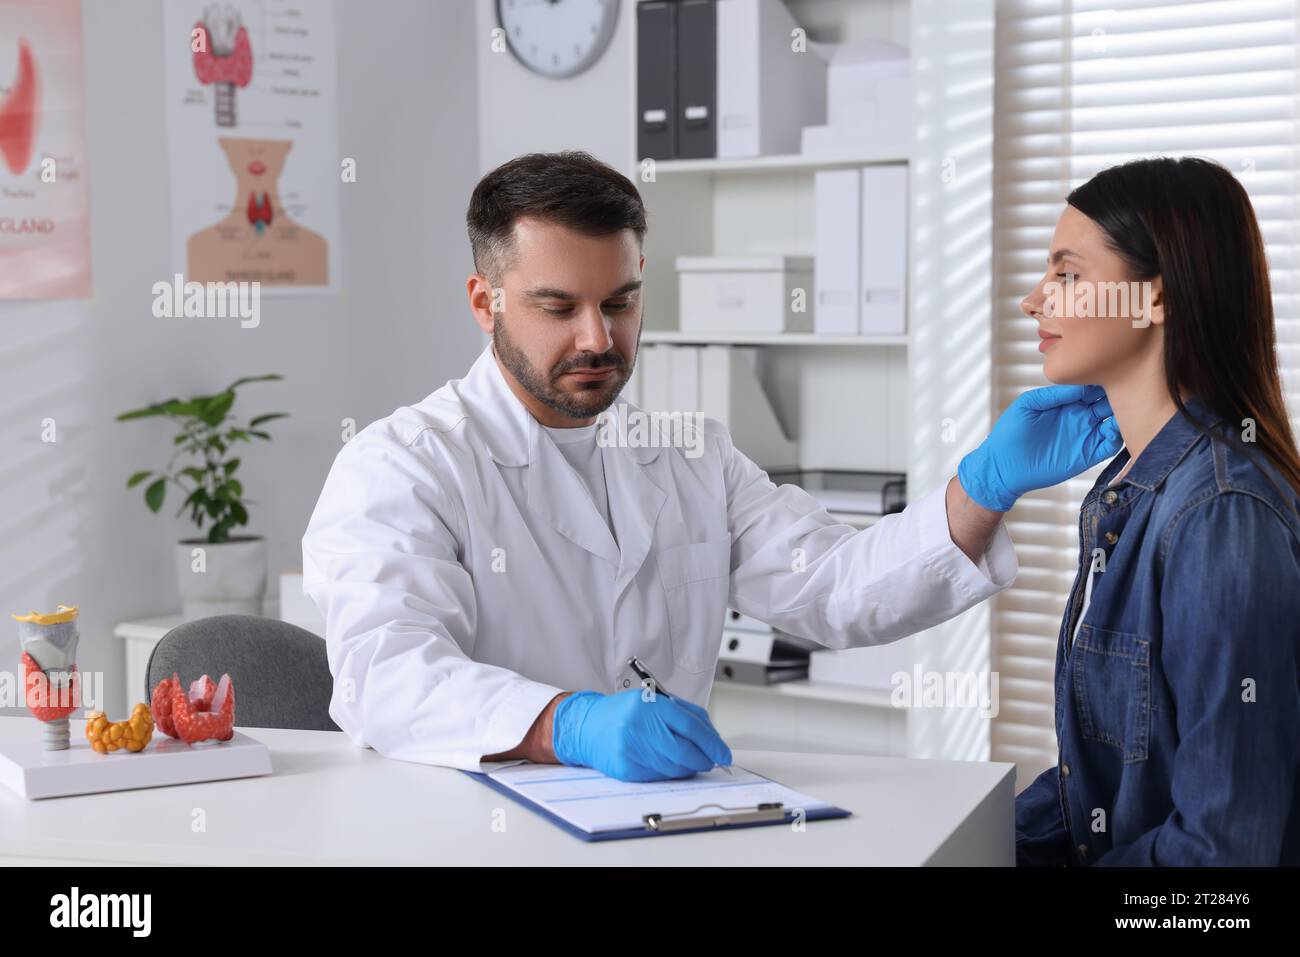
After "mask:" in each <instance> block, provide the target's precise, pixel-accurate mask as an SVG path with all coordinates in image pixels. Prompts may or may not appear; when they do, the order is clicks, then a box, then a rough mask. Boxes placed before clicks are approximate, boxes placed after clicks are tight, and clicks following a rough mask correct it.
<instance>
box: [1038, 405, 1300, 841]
mask: <svg viewBox="0 0 1300 957" xmlns="http://www.w3.org/2000/svg"><path fill="white" fill-rule="evenodd" d="M1185 404H1186V405H1187V408H1188V411H1189V412H1191V413H1192V414H1193V415H1195V416H1196V418H1197V420H1198V421H1200V422H1202V423H1206V424H1209V423H1214V424H1213V425H1211V426H1210V428H1211V431H1213V432H1216V433H1218V434H1219V435H1222V436H1224V437H1225V439H1226V440H1227V443H1230V444H1225V442H1221V441H1219V440H1217V439H1216V440H1214V441H1213V442H1211V440H1210V438H1209V437H1208V436H1205V435H1203V434H1202V433H1201V432H1199V431H1198V430H1197V429H1196V428H1195V427H1194V426H1193V425H1192V424H1191V423H1190V422H1188V421H1187V419H1186V418H1185V417H1184V416H1183V415H1182V414H1181V413H1178V412H1175V413H1174V415H1173V417H1172V418H1171V419H1170V420H1169V422H1167V423H1166V424H1165V426H1164V427H1163V428H1162V429H1161V430H1160V432H1159V433H1158V434H1157V435H1156V437H1155V438H1154V439H1153V440H1152V442H1151V444H1150V445H1148V446H1147V447H1146V448H1145V449H1144V450H1143V451H1142V453H1141V454H1140V455H1139V456H1138V458H1137V461H1136V462H1134V463H1133V468H1132V469H1131V470H1130V472H1129V473H1128V475H1127V476H1125V478H1124V480H1123V481H1121V482H1120V483H1118V484H1117V485H1115V486H1114V487H1113V488H1107V486H1108V485H1109V483H1110V482H1111V480H1112V479H1114V477H1115V476H1116V475H1117V474H1118V473H1119V471H1120V470H1121V469H1122V468H1123V467H1124V465H1125V464H1126V463H1127V462H1128V460H1129V453H1128V450H1127V449H1125V450H1123V451H1121V452H1120V454H1119V455H1117V456H1116V457H1115V458H1114V459H1113V460H1112V461H1111V462H1110V463H1109V464H1108V465H1107V466H1106V468H1105V470H1104V471H1103V472H1102V474H1101V477H1100V478H1098V479H1097V482H1096V484H1095V485H1094V486H1093V487H1092V490H1091V491H1090V492H1089V493H1088V495H1087V497H1086V498H1085V499H1084V501H1083V507H1082V509H1081V510H1080V513H1079V536H1080V550H1079V569H1080V570H1079V574H1078V576H1077V577H1076V578H1075V582H1074V587H1073V588H1072V589H1071V592H1070V601H1069V604H1068V606H1067V609H1066V613H1065V618H1064V620H1063V621H1062V622H1061V631H1060V636H1059V639H1058V645H1057V652H1056V736H1057V742H1058V747H1059V755H1058V760H1057V765H1056V767H1052V768H1048V769H1047V770H1046V771H1044V772H1043V773H1042V774H1041V775H1039V777H1038V778H1037V779H1035V780H1034V782H1033V783H1032V784H1030V786H1029V787H1028V788H1026V789H1025V790H1024V791H1023V792H1022V793H1021V794H1020V795H1019V797H1018V798H1017V799H1016V859H1017V862H1018V863H1020V864H1120V865H1143V864H1146V865H1200V864H1210V865H1250V864H1267V865H1276V864H1291V865H1294V864H1300V781H1298V780H1297V772H1298V771H1300V670H1298V669H1300V521H1297V518H1296V515H1295V513H1294V512H1292V510H1291V508H1292V505H1294V504H1296V502H1297V499H1296V496H1295V495H1294V493H1292V492H1291V491H1290V488H1289V486H1288V485H1287V483H1286V480H1285V479H1284V478H1283V476H1282V475H1281V473H1280V472H1279V471H1278V470H1277V469H1276V467H1275V466H1274V465H1273V463H1272V462H1271V461H1270V460H1268V459H1267V457H1266V456H1265V454H1264V452H1263V451H1262V450H1261V449H1260V448H1259V446H1258V445H1250V444H1249V443H1247V444H1246V446H1245V447H1246V448H1247V449H1249V450H1250V452H1251V453H1252V457H1253V458H1254V459H1255V460H1257V461H1259V462H1262V463H1264V468H1263V469H1262V470H1261V468H1259V467H1257V466H1256V465H1255V464H1254V463H1252V461H1250V460H1249V459H1248V458H1247V457H1246V456H1245V455H1244V454H1243V453H1242V451H1241V448H1242V444H1241V427H1240V426H1238V425H1234V424H1233V423H1231V422H1222V421H1217V418H1218V417H1216V416H1214V415H1212V414H1210V413H1209V412H1208V411H1207V410H1206V408H1205V406H1204V405H1203V404H1202V403H1201V402H1199V401H1197V400H1195V399H1193V400H1192V401H1189V402H1187V403H1185ZM1265 472H1267V474H1268V476H1270V477H1271V478H1272V480H1273V482H1275V483H1277V486H1278V487H1279V488H1280V489H1281V490H1282V491H1281V492H1280V491H1279V488H1274V486H1273V485H1272V484H1270V483H1269V480H1268V478H1266V477H1265ZM1283 492H1285V493H1286V494H1285V495H1284V494H1283ZM1094 549H1101V551H1102V553H1103V555H1102V556H1101V557H1100V558H1097V557H1096V556H1095V555H1094ZM1094 561H1095V562H1096V563H1097V565H1098V566H1099V567H1101V568H1104V570H1101V571H1097V572H1095V573H1094V578H1093V585H1092V597H1091V601H1090V603H1089V606H1088V610H1087V613H1086V614H1085V615H1084V616H1083V621H1082V624H1081V627H1080V628H1079V631H1078V634H1077V636H1076V637H1075V638H1074V641H1073V644H1072V646H1071V642H1070V637H1071V635H1074V632H1075V624H1076V620H1077V619H1078V616H1079V614H1080V610H1081V606H1082V605H1083V594H1084V586H1085V582H1086V577H1087V575H1088V572H1089V569H1090V567H1092V566H1093V565H1094Z"/></svg>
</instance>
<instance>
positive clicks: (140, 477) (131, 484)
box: [126, 469, 153, 488]
mask: <svg viewBox="0 0 1300 957" xmlns="http://www.w3.org/2000/svg"><path fill="white" fill-rule="evenodd" d="M150 475H153V472H151V471H150V470H149V469H145V470H144V471H143V472H136V473H135V474H134V475H132V476H131V477H130V478H129V479H127V480H126V487H127V488H135V487H136V486H137V485H139V484H140V483H141V482H143V481H144V480H145V479H147V478H148V477H149V476H150Z"/></svg>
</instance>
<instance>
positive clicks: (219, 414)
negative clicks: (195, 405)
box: [199, 392, 235, 425]
mask: <svg viewBox="0 0 1300 957" xmlns="http://www.w3.org/2000/svg"><path fill="white" fill-rule="evenodd" d="M234 404H235V393H233V392H222V393H221V394H219V395H214V396H213V397H212V398H210V399H208V400H207V401H206V402H204V403H203V405H202V408H201V409H200V410H199V418H200V419H202V420H203V421H204V423H205V424H207V425H217V424H218V423H219V422H220V421H221V420H222V419H224V418H225V417H226V413H227V412H229V411H230V407H231V406H232V405H234Z"/></svg>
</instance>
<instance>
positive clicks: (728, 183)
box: [638, 153, 911, 755]
mask: <svg viewBox="0 0 1300 957" xmlns="http://www.w3.org/2000/svg"><path fill="white" fill-rule="evenodd" d="M908 162H909V158H908V157H907V156H903V155H898V154H895V153H890V154H884V153H861V154H855V155H851V156H802V155H796V156H763V157H754V158H744V159H692V160H659V161H657V162H655V163H654V164H653V178H652V179H650V180H649V181H646V177H645V176H642V179H641V181H639V182H638V188H640V189H641V191H642V195H643V196H644V197H645V200H646V206H647V209H648V210H649V211H650V217H651V219H650V228H649V231H648V233H647V235H646V261H647V270H646V272H647V290H646V293H647V300H646V302H647V311H646V323H647V327H646V328H645V329H644V330H643V331H642V335H641V342H642V344H643V345H645V344H679V345H734V346H758V347H760V353H759V360H760V361H759V368H760V376H759V378H760V383H761V384H762V386H763V390H764V392H765V394H766V395H767V397H768V401H769V402H770V403H771V405H772V407H773V411H774V413H775V414H776V417H777V419H778V420H779V421H780V422H781V425H782V427H783V429H784V430H785V432H786V435H787V436H788V437H789V438H791V439H794V440H796V441H797V442H798V443H799V457H800V463H799V464H800V465H801V466H802V467H804V468H808V469H817V468H842V469H870V470H881V471H898V472H904V473H906V472H907V471H908V467H909V450H910V445H909V441H908V436H907V428H908V421H909V418H910V416H909V414H908V411H909V408H910V394H909V389H908V353H909V348H910V346H911V336H910V335H896V336H825V335H817V334H810V333H786V334H775V335H768V334H748V335H747V334H736V333H698V332H682V331H681V330H680V329H679V328H678V327H677V301H678V294H677V288H676V272H675V270H674V269H673V268H671V265H672V263H673V261H674V260H675V258H676V257H677V256H687V255H719V256H723V255H750V254H753V255H759V254H775V253H788V254H802V255H811V254H813V252H814V248H813V237H814V233H813V229H814V222H813V174H814V173H815V172H816V171H818V170H822V169H837V168H853V167H862V166H870V165H877V164H884V163H891V164H906V163H908ZM642 168H643V169H645V170H646V172H647V173H648V172H649V170H648V169H646V168H645V167H642ZM898 241H899V242H901V243H904V244H907V243H908V241H909V239H908V236H906V235H902V236H899V237H898ZM651 262H654V263H655V268H653V269H651V268H649V267H650V263H651ZM811 293H812V291H811V290H809V299H810V300H811ZM835 517H836V518H837V519H838V520H840V521H843V522H846V523H848V524H852V525H854V526H856V527H858V528H865V527H868V526H869V525H871V524H873V521H874V520H872V519H865V520H864V519H863V518H862V517H861V516H851V515H846V514H842V513H837V514H835ZM863 653H868V654H869V653H871V652H870V650H868V651H866V652H863ZM709 711H710V715H711V717H712V719H713V721H714V723H715V724H716V725H717V727H718V729H719V731H720V732H721V733H722V734H723V735H724V737H726V738H727V740H728V741H730V742H731V743H732V746H733V747H756V748H785V749H791V750H805V751H822V752H827V751H829V752H839V753H852V754H886V755H905V754H906V753H907V752H908V731H907V712H906V711H902V710H899V709H896V708H893V707H891V705H890V693H889V691H888V690H887V689H866V688H856V687H852V686H836V685H829V684H824V683H815V682H809V681H807V680H803V681H794V682H786V683H779V684H775V685H768V686H754V685H743V684H735V683H730V682H726V681H717V682H715V684H714V688H713V693H712V696H711V698H710V703H709Z"/></svg>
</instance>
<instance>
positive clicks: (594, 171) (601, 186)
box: [465, 150, 646, 285]
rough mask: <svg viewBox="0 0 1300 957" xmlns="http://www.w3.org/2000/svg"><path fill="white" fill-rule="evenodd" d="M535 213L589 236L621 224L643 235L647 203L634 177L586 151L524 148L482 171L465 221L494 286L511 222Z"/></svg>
mask: <svg viewBox="0 0 1300 957" xmlns="http://www.w3.org/2000/svg"><path fill="white" fill-rule="evenodd" d="M521 216H535V217H537V218H538V219H541V220H545V221H546V222H550V223H556V224H558V225H560V226H565V227H567V228H569V229H572V230H575V231H577V232H580V233H584V234H586V235H588V236H606V235H609V234H610V233H617V232H620V231H621V230H624V229H630V230H632V232H634V233H636V240H637V245H638V246H639V245H640V244H641V241H642V240H643V239H644V237H645V231H646V221H645V205H644V204H643V203H642V202H641V194H640V193H639V192H637V188H636V186H634V185H633V183H632V181H631V180H630V179H628V178H627V177H626V176H624V175H623V174H622V173H620V172H619V171H618V170H616V169H614V168H613V167H612V166H609V165H607V164H605V163H602V162H601V161H600V160H598V159H596V158H595V157H594V156H592V155H591V154H590V153H585V152H582V151H581V150H565V151H563V152H559V153H525V154H524V155H523V156H516V157H515V158H514V159H512V160H510V161H509V162H507V163H503V164H501V165H500V166H498V167H497V168H496V169H494V170H492V172H490V173H488V174H487V175H486V176H484V177H483V178H482V179H481V180H479V183H478V185H477V186H475V187H474V192H473V194H472V195H471V196H470V198H469V209H468V210H467V211H466V213H465V223H466V225H467V226H468V228H469V244H470V249H471V250H472V252H473V254H474V269H475V270H476V271H478V272H479V273H481V274H483V275H484V276H486V277H487V278H488V279H489V280H490V281H491V282H492V283H493V284H494V285H495V284H496V283H497V282H498V281H499V279H500V276H501V272H502V271H503V270H504V269H505V268H506V267H507V265H508V263H509V255H510V252H511V244H512V241H513V239H514V226H515V221H516V220H517V219H519V218H520V217H521Z"/></svg>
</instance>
